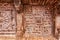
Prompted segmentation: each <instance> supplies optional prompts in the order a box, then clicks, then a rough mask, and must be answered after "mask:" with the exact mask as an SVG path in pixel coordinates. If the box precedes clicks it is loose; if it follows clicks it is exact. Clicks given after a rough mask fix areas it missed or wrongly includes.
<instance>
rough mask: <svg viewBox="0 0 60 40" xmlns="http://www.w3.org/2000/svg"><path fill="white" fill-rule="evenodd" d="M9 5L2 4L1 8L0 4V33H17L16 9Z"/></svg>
mask: <svg viewBox="0 0 60 40" xmlns="http://www.w3.org/2000/svg"><path fill="white" fill-rule="evenodd" d="M8 6H9V5H8V4H5V6H3V4H2V7H3V8H1V5H0V9H1V10H0V34H15V31H16V21H15V11H14V10H12V8H11V7H10V6H9V7H8ZM5 7H6V8H7V9H6V8H5ZM9 8H11V9H9ZM5 9H6V10H5ZM2 10H3V11H2ZM11 10H12V11H11Z"/></svg>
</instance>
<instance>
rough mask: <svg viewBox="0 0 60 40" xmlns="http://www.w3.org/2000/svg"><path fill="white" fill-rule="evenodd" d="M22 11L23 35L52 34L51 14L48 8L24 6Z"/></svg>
mask: <svg viewBox="0 0 60 40" xmlns="http://www.w3.org/2000/svg"><path fill="white" fill-rule="evenodd" d="M31 10H32V11H31ZM24 12H25V16H24V17H25V24H24V25H25V29H26V31H25V35H24V36H25V37H27V36H49V35H51V34H52V16H51V13H50V12H49V10H46V9H44V7H40V6H32V7H30V6H25V11H24Z"/></svg>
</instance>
